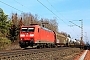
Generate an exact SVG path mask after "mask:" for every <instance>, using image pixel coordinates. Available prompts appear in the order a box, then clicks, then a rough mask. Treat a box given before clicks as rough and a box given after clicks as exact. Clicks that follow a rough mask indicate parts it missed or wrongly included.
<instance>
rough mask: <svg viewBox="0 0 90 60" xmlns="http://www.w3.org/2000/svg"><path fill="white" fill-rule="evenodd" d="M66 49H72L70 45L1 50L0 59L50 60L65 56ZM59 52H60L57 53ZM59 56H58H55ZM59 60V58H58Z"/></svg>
mask: <svg viewBox="0 0 90 60" xmlns="http://www.w3.org/2000/svg"><path fill="white" fill-rule="evenodd" d="M65 49H72V48H68V47H60V48H43V49H25V50H23V49H22V50H9V51H2V52H0V60H42V59H46V58H47V59H46V60H50V59H54V60H55V59H57V58H58V57H60V55H62V56H64V54H65V53H64V52H63V53H62V54H61V53H60V51H62V50H65ZM57 52H58V53H57ZM54 56H57V57H54ZM57 60H58V59H57Z"/></svg>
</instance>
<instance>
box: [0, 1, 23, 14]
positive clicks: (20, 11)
mask: <svg viewBox="0 0 90 60" xmlns="http://www.w3.org/2000/svg"><path fill="white" fill-rule="evenodd" d="M0 2H1V3H3V4H5V5H7V6H9V7H11V8H13V9H15V10H17V11H19V12H22V13H23V11H21V10H19V9H17V8H15V7H13V6H11V5H9V4H7V3H5V2H2V1H0Z"/></svg>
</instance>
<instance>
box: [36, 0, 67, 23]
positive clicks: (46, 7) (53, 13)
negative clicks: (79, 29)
mask: <svg viewBox="0 0 90 60" xmlns="http://www.w3.org/2000/svg"><path fill="white" fill-rule="evenodd" d="M37 1H38V2H39V3H40V4H42V5H43V6H44V7H45V8H47V9H48V10H49V11H50V12H51V13H53V14H54V15H55V16H56V17H57V18H59V19H60V20H62V21H63V22H64V23H65V24H66V25H68V24H67V23H66V22H65V21H64V20H63V19H61V18H60V17H59V16H57V15H56V14H55V13H54V12H53V11H52V10H50V9H49V8H48V7H47V6H45V5H44V4H43V3H42V2H40V1H39V0H37Z"/></svg>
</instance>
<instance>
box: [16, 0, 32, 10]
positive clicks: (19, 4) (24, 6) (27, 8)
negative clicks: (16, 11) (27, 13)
mask: <svg viewBox="0 0 90 60" xmlns="http://www.w3.org/2000/svg"><path fill="white" fill-rule="evenodd" d="M14 1H15V2H16V3H18V4H19V5H21V6H23V7H25V8H27V9H29V8H28V7H27V6H25V5H23V4H21V3H20V2H18V1H16V0H14ZM29 10H30V9H29Z"/></svg>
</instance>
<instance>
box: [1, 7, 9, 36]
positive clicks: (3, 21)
mask: <svg viewBox="0 0 90 60" xmlns="http://www.w3.org/2000/svg"><path fill="white" fill-rule="evenodd" d="M7 18H8V15H6V14H4V12H3V10H2V9H1V8H0V31H1V33H3V34H6V32H8V30H7V29H8V28H9V26H10V25H11V22H10V21H9V20H8V19H7Z"/></svg>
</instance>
